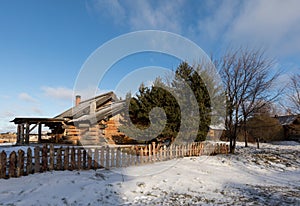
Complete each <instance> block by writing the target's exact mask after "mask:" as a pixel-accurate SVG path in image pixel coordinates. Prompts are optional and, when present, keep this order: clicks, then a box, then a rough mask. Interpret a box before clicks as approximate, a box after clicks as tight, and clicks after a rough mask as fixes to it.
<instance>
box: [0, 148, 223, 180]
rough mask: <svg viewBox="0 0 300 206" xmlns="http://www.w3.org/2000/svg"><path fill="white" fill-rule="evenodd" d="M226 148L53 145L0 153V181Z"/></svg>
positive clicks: (156, 160)
mask: <svg viewBox="0 0 300 206" xmlns="http://www.w3.org/2000/svg"><path fill="white" fill-rule="evenodd" d="M227 153H228V145H226V144H210V143H191V144H187V145H177V146H174V145H171V146H170V147H166V146H160V145H155V143H153V144H152V145H148V146H132V147H122V148H120V147H118V148H116V147H108V146H106V147H104V146H103V147H97V148H83V147H64V148H63V147H60V148H54V146H53V145H49V146H48V145H44V146H43V147H38V146H37V147H35V148H34V150H32V149H31V148H28V149H27V151H26V153H25V151H23V150H21V149H20V150H18V151H17V152H15V151H13V152H11V153H10V154H9V155H8V156H7V154H6V153H5V151H2V152H1V153H0V178H10V177H20V176H25V175H29V174H34V173H40V172H46V171H53V170H89V169H99V168H105V169H110V168H118V167H127V166H131V165H143V164H147V163H154V162H158V161H165V160H170V159H175V158H182V157H190V156H199V155H214V154H227Z"/></svg>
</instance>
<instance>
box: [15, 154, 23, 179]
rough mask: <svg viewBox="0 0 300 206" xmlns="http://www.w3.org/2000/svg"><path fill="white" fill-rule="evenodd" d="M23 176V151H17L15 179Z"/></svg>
mask: <svg viewBox="0 0 300 206" xmlns="http://www.w3.org/2000/svg"><path fill="white" fill-rule="evenodd" d="M23 175H24V151H23V150H21V149H19V150H18V156H17V174H16V176H17V177H20V176H23Z"/></svg>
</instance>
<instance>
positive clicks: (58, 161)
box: [56, 147, 63, 170]
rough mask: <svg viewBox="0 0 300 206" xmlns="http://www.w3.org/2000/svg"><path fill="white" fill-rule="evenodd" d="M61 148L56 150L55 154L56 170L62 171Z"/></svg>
mask: <svg viewBox="0 0 300 206" xmlns="http://www.w3.org/2000/svg"><path fill="white" fill-rule="evenodd" d="M62 169H63V166H62V147H60V148H58V150H57V154H56V170H62Z"/></svg>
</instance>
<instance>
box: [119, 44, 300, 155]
mask: <svg viewBox="0 0 300 206" xmlns="http://www.w3.org/2000/svg"><path fill="white" fill-rule="evenodd" d="M214 69H216V70H217V71H218V73H219V77H220V78H217V76H216V75H215V74H214V72H213V71H214ZM280 75H281V72H280V70H278V69H277V68H276V62H275V61H274V59H272V58H269V57H268V56H267V55H266V54H265V52H264V51H263V50H261V49H258V50H250V49H248V48H239V49H236V50H229V51H227V52H226V53H225V54H223V55H221V56H220V57H219V58H217V59H212V60H211V61H210V62H209V63H207V62H200V63H199V64H196V65H193V66H192V65H190V64H189V63H188V62H182V63H181V64H180V65H179V66H178V67H177V69H176V70H175V72H174V76H165V79H166V80H165V79H164V80H163V79H162V78H161V77H159V78H157V79H156V80H155V81H154V83H153V85H152V86H145V85H144V84H142V85H141V86H140V88H139V91H138V93H137V94H135V95H133V96H132V94H130V93H129V94H127V98H126V102H127V110H126V111H125V112H123V114H122V118H121V119H122V120H121V123H122V126H121V127H120V130H121V131H122V132H124V133H125V134H126V135H127V136H130V137H133V138H134V139H136V140H137V141H140V142H151V141H158V142H167V143H171V142H174V141H175V142H176V141H179V142H191V141H203V140H205V138H206V136H207V132H208V130H209V126H210V125H213V124H215V125H216V124H219V123H220V124H223V125H224V129H225V137H226V138H227V139H228V140H229V142H230V152H231V153H234V150H235V145H236V141H237V137H238V135H240V134H241V133H242V134H243V135H244V141H245V146H247V144H248V135H247V134H248V131H247V127H248V125H247V124H248V121H249V120H250V119H251V118H253V117H255V116H257V115H271V114H272V115H274V114H278V113H277V112H274V111H275V110H276V109H274V105H277V106H278V105H280V107H281V111H282V110H288V111H289V112H291V113H294V114H297V113H298V114H299V113H300V85H299V82H300V74H296V75H294V76H293V77H291V80H290V82H289V83H288V84H278V78H279V77H280ZM280 97H284V104H280ZM291 109H292V110H291ZM277 111H278V110H277ZM251 124H253V121H252V122H251ZM249 126H251V127H252V128H253V125H249ZM241 131H242V132H241ZM252 133H253V132H252ZM256 136H257V135H256ZM257 141H259V138H258V139H257Z"/></svg>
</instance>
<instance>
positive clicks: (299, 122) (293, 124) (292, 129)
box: [275, 115, 300, 141]
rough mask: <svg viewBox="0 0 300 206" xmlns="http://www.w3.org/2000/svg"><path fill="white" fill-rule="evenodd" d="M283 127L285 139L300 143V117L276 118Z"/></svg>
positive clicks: (286, 116)
mask: <svg viewBox="0 0 300 206" xmlns="http://www.w3.org/2000/svg"><path fill="white" fill-rule="evenodd" d="M275 118H276V119H277V120H278V121H279V123H280V124H281V125H282V127H283V133H284V139H286V140H296V141H300V115H285V116H275Z"/></svg>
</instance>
